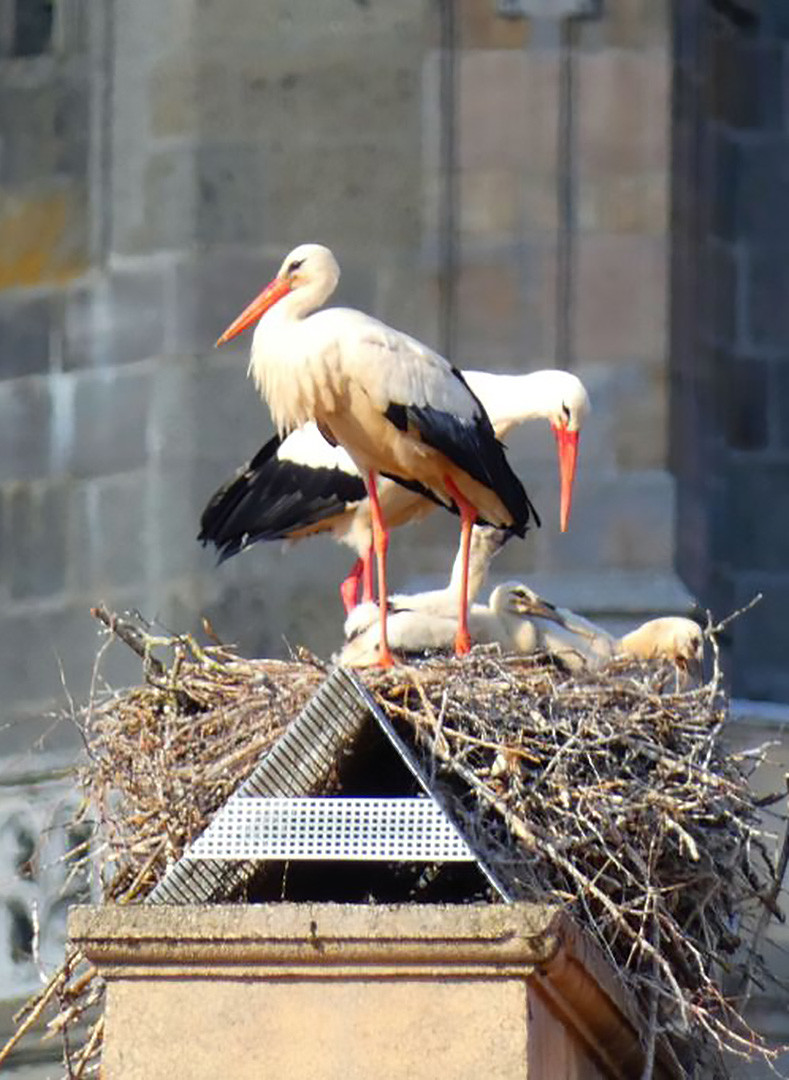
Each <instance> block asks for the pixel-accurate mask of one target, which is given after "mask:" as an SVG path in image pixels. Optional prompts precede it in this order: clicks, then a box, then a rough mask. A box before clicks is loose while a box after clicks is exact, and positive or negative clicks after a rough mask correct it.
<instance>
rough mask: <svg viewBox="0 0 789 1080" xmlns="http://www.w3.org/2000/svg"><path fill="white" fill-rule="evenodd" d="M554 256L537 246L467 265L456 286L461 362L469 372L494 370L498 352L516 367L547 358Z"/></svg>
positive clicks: (469, 262) (459, 358) (476, 260)
mask: <svg viewBox="0 0 789 1080" xmlns="http://www.w3.org/2000/svg"><path fill="white" fill-rule="evenodd" d="M552 265H553V259H552V253H551V252H548V253H546V252H544V251H543V250H542V249H541V248H540V246H539V245H537V244H535V245H533V246H531V247H530V248H528V249H527V250H524V251H523V252H522V253H521V254H520V255H518V254H517V253H516V254H515V255H512V254H507V255H505V254H504V253H501V252H500V253H499V254H498V257H497V258H492V259H491V258H490V257H488V258H487V259H484V260H483V259H482V258H478V259H475V260H473V261H471V260H467V261H466V262H465V263H464V264H463V265H462V266H461V268H460V272H459V275H458V278H457V283H456V290H457V291H456V297H455V305H456V313H457V315H456V317H457V324H456V341H457V343H458V356H457V357H456V359H457V360H458V361H459V362H460V363H461V364H462V365H463V366H464V367H492V368H494V370H495V365H494V364H493V363H492V360H491V357H492V355H493V350H497V351H498V352H499V353H500V352H504V353H507V354H509V356H510V357H511V358H512V360H513V361H515V362H516V363H517V362H518V361H519V360H521V359H522V358H524V357H533V356H539V355H545V351H546V350H545V343H546V340H550V339H549V338H548V334H549V333H550V331H551V329H552V327H551V324H550V314H551V311H552V310H553V303H552V302H553V296H554V292H553V278H552V274H551V268H552Z"/></svg>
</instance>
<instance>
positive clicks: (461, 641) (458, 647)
mask: <svg viewBox="0 0 789 1080" xmlns="http://www.w3.org/2000/svg"><path fill="white" fill-rule="evenodd" d="M470 652H471V635H470V634H469V632H468V630H458V632H457V634H455V656H466V655H467V654H468V653H470Z"/></svg>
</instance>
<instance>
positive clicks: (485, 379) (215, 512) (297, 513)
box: [198, 369, 590, 614]
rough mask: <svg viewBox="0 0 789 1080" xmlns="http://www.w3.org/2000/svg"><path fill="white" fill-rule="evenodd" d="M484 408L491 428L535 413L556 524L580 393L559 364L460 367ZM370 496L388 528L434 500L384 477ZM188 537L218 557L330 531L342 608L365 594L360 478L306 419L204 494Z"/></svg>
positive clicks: (366, 519) (584, 403) (368, 581)
mask: <svg viewBox="0 0 789 1080" xmlns="http://www.w3.org/2000/svg"><path fill="white" fill-rule="evenodd" d="M462 375H463V378H464V379H465V381H466V383H467V384H468V386H469V387H470V388H471V390H472V391H473V392H474V393H475V394H476V395H477V397H478V398H479V400H480V401H481V402H482V405H483V407H484V409H485V412H486V413H487V414H488V417H489V419H490V421H491V423H492V425H493V430H494V431H495V433H496V436H497V438H499V439H502V438H504V437H505V436H506V435H507V433H508V432H509V431H510V430H511V429H512V428H513V427H515V426H516V425H518V424H521V423H524V422H526V421H530V420H537V419H544V420H547V421H548V423H549V424H550V427H551V430H552V432H553V434H554V436H555V439H556V445H557V451H558V457H559V480H560V515H559V517H560V528H561V530H562V532H564V531H565V530H566V528H567V523H568V520H569V516H570V507H571V502H572V492H573V482H574V479H575V471H576V464H577V456H578V440H579V435H580V431H581V428H582V426H583V424H584V421H585V419H586V417H587V415H588V413H589V409H590V405H589V395H588V394H587V392H586V389H585V387H584V385H583V383H582V382H581V380H580V379H579V378H578V377H577V376H576V375H573V374H572V373H571V372H569V371H561V370H554V369H548V370H543V371H533V372H529V373H528V374H524V375H499V374H492V373H489V372H485V371H463V372H462ZM378 498H379V501H380V504H381V510H382V512H383V515H384V518H385V519H386V522H387V525H388V526H389V527H390V528H391V527H392V526H395V525H401V524H404V523H405V522H407V521H413V520H415V519H416V518H419V517H421V516H423V515H424V514H427V513H429V512H430V510H431V509H433V508H434V506H435V504H434V503H433V502H431V501H429V500H428V499H426V498H425V497H424V496H422V495H420V494H419V493H418V492H415V491H411V490H409V489H407V488H404V487H402V486H401V485H399V484H396V483H394V482H393V481H391V480H387V479H385V478H383V479H381V480H380V481H379V487H378ZM200 525H201V531H200V534H199V536H198V539H199V540H201V541H202V542H203V543H204V544H205V543H213V544H215V546H216V547H217V549H218V551H219V554H220V561H221V560H224V559H227V558H230V556H232V555H235V554H236V553H237V552H239V551H243V550H244V549H246V548H247V547H249V546H250V545H252V544H254V543H256V542H257V541H259V540H298V539H300V538H302V537H304V536H310V535H315V534H318V533H323V532H331V533H332V535H333V536H334V537H335V538H336V539H337V540H339V541H341V542H343V543H346V544H348V545H349V546H350V547H352V548H353V549H354V550H355V551H356V554H357V556H358V557H357V560H356V562H355V563H354V566H353V568H352V570H351V572H350V574H349V575H348V577H347V578H346V579H345V580H344V581H343V583H342V585H341V587H340V595H341V597H342V601H343V606H344V608H345V611H346V614H347V613H348V612H350V611H351V609H352V608H353V607H354V606H355V604H356V602H357V598H358V591H359V584H360V582H363V598H364V600H367V601H369V600H372V597H373V594H372V572H371V571H372V519H371V514H370V502H369V500H368V499H367V497H366V492H365V486H364V481H363V480H362V477H361V476H360V474H359V471H358V470H357V468H356V466H355V465H354V463H353V461H352V459H351V458H350V456H349V455H348V454H347V453H346V451H345V450H344V449H343V448H342V447H341V446H331V445H330V444H329V443H328V442H327V441H326V440H325V439H324V438H323V436H322V435H321V433H320V431H319V430H318V428H317V426H316V425H315V424H314V423H310V424H306V425H305V426H304V427H302V428H299V429H298V430H296V431H294V432H292V433H291V434H290V435H288V436H287V437H286V438H285V439H284V440H283V439H280V437H279V436H277V435H275V436H274V437H273V438H272V439H270V440H269V441H268V442H267V443H266V445H265V446H264V447H263V448H262V449H261V450H259V451H258V453H257V454H256V455H255V457H254V458H253V459H252V460H251V461H250V462H248V463H247V464H246V465H245V466H243V468H242V469H240V470H239V471H238V473H237V474H236V475H235V476H234V477H233V478H232V479H231V480H229V481H228V482H227V483H225V484H223V485H222V487H220V488H219V489H218V490H217V491H216V492H215V494H214V495H213V496H212V497H211V499H210V501H209V503H208V505H207V506H206V508H205V510H204V511H203V514H202V517H201V522H200Z"/></svg>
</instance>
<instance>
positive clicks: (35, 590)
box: [3, 480, 70, 600]
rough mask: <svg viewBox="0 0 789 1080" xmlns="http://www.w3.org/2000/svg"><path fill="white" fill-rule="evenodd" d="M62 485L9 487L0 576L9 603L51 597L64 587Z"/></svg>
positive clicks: (65, 504) (65, 506) (65, 499)
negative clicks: (2, 569) (5, 587)
mask: <svg viewBox="0 0 789 1080" xmlns="http://www.w3.org/2000/svg"><path fill="white" fill-rule="evenodd" d="M69 500H70V490H69V484H68V482H67V481H63V480H61V481H54V482H52V481H40V480H39V481H34V482H32V483H25V484H21V483H20V484H14V485H13V486H11V487H9V488H8V489H7V491H6V493H5V499H4V500H3V501H4V503H5V513H4V519H5V521H4V526H5V527H4V532H3V546H4V548H5V552H6V554H5V568H4V571H3V573H4V576H6V577H7V581H8V591H9V595H10V597H11V599H12V600H26V599H33V598H43V597H51V596H56V595H57V594H58V593H61V592H63V590H64V589H65V587H66V580H67V565H68V556H69V552H68V548H67V544H66V535H67V532H68V519H69Z"/></svg>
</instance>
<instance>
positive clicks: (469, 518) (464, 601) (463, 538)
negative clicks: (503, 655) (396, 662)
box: [444, 476, 477, 656]
mask: <svg viewBox="0 0 789 1080" xmlns="http://www.w3.org/2000/svg"><path fill="white" fill-rule="evenodd" d="M444 483H445V484H446V486H447V491H448V492H449V494H450V495H451V496H452V498H453V499H454V500H455V502H456V503H457V507H458V510H460V551H461V559H462V568H463V573H462V577H461V581H460V612H459V614H458V629H457V634H455V653H456V655H457V656H465V654H466V653H467V652H469V650H470V649H471V634H470V633H469V630H468V560H469V553H470V551H471V530H472V529H473V528H474V522H475V521H476V520H477V511H476V510H475V509H474V507H473V506H472V505H471V503H470V502H468V501H467V500H466V499H465V498H464V497H463V495H461V494H460V491H459V490H458V487H457V484H455V483H454V482H453V480H452V478H451V477H450V476H445V477H444Z"/></svg>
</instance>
